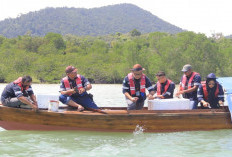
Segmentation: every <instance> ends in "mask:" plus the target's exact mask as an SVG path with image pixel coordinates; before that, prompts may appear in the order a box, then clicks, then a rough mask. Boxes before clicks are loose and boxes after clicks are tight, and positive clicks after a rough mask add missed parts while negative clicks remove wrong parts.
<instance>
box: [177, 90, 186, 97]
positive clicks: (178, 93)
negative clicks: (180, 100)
mask: <svg viewBox="0 0 232 157" xmlns="http://www.w3.org/2000/svg"><path fill="white" fill-rule="evenodd" d="M181 94H184V91H179V92H177V93H176V97H179V96H180V95H181Z"/></svg>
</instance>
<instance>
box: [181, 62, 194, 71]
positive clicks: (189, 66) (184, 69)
mask: <svg viewBox="0 0 232 157" xmlns="http://www.w3.org/2000/svg"><path fill="white" fill-rule="evenodd" d="M190 69H192V66H191V65H190V64H186V65H184V66H183V69H182V70H181V71H182V72H187V71H189V70H190Z"/></svg>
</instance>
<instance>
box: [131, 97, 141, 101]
mask: <svg viewBox="0 0 232 157" xmlns="http://www.w3.org/2000/svg"><path fill="white" fill-rule="evenodd" d="M138 99H139V98H138V97H132V98H131V101H133V102H136V101H137V100H138Z"/></svg>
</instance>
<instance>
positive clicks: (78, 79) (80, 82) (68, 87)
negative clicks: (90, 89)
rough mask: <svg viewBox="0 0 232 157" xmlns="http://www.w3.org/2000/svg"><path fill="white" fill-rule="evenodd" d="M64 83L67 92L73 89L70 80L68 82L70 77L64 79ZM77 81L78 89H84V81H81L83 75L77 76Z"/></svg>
mask: <svg viewBox="0 0 232 157" xmlns="http://www.w3.org/2000/svg"><path fill="white" fill-rule="evenodd" d="M63 81H64V86H65V88H66V90H69V89H71V87H70V84H69V80H68V76H66V77H64V78H63ZM75 81H76V84H77V89H81V88H83V86H82V81H81V75H77V78H76V79H75ZM68 95H72V94H68Z"/></svg>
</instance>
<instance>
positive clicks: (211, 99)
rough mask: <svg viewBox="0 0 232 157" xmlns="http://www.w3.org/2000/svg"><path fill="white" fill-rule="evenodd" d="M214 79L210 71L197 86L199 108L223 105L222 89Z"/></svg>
mask: <svg viewBox="0 0 232 157" xmlns="http://www.w3.org/2000/svg"><path fill="white" fill-rule="evenodd" d="M216 79H217V78H216V75H215V74H214V73H210V74H209V75H208V76H207V77H206V81H205V82H202V84H201V86H199V89H198V92H197V97H198V100H199V102H200V103H201V108H219V107H220V105H222V106H223V105H224V91H223V88H222V86H221V85H220V84H219V83H218V82H217V81H216Z"/></svg>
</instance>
